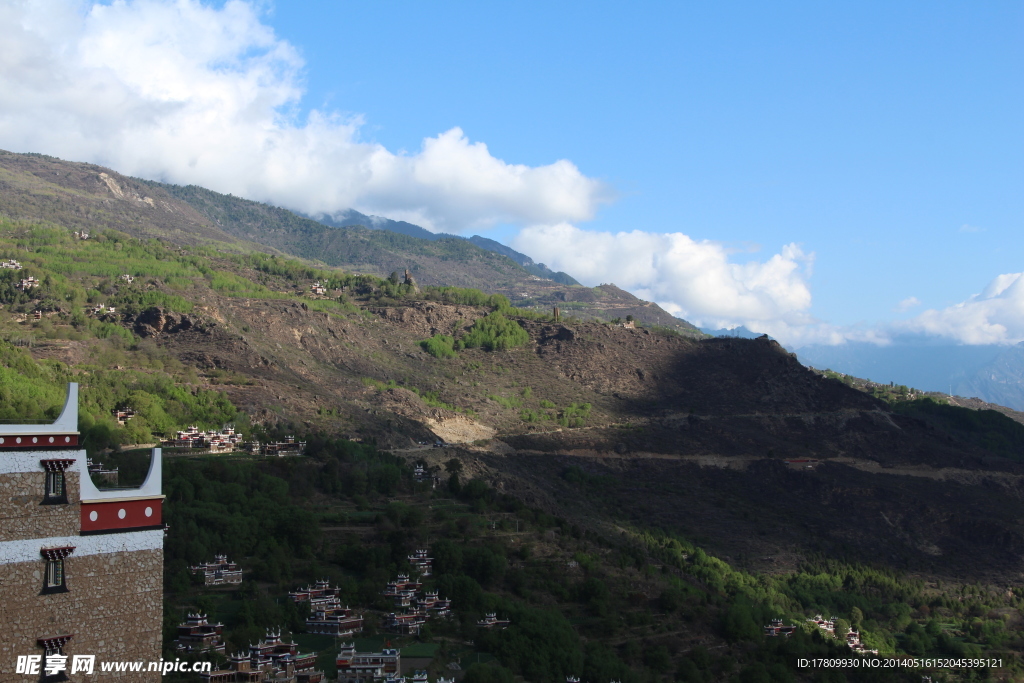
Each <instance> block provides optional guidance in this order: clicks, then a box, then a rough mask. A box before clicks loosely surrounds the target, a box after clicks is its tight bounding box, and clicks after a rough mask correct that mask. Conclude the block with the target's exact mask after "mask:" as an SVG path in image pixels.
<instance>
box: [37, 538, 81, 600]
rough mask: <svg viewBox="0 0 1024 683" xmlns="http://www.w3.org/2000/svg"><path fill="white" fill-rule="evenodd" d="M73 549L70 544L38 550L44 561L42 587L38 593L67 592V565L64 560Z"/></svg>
mask: <svg viewBox="0 0 1024 683" xmlns="http://www.w3.org/2000/svg"><path fill="white" fill-rule="evenodd" d="M74 551H75V549H74V548H73V547H71V546H67V547H63V548H42V549H41V550H40V554H42V556H43V560H44V561H45V562H46V565H45V566H44V567H43V589H42V591H41V592H40V595H50V594H52V593H67V592H69V588H68V572H67V565H66V564H65V563H64V560H65V559H66V558H67V556H68V555H70V554H71V553H73V552H74Z"/></svg>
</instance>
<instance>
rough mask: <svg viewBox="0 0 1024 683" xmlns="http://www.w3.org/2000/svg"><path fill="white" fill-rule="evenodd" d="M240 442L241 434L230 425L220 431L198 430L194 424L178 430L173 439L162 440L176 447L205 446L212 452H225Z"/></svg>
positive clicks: (167, 444)
mask: <svg viewBox="0 0 1024 683" xmlns="http://www.w3.org/2000/svg"><path fill="white" fill-rule="evenodd" d="M240 443H242V435H241V434H238V433H237V432H235V428H234V427H233V426H232V425H224V426H223V427H221V429H220V431H217V430H216V429H211V430H208V431H205V432H203V431H200V429H199V428H198V427H196V426H195V425H192V426H190V427H189V428H188V429H183V430H180V431H179V432H178V433H177V436H176V437H175V438H173V439H170V440H168V441H165V442H164V445H166V446H173V447H176V448H205V449H207V450H209V451H211V452H213V453H226V452H229V451H233V450H235V449H236V448H237V447H238V445H239V444H240Z"/></svg>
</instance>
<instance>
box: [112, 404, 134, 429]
mask: <svg viewBox="0 0 1024 683" xmlns="http://www.w3.org/2000/svg"><path fill="white" fill-rule="evenodd" d="M110 413H111V415H113V416H114V419H115V420H117V424H119V425H121V426H122V427H123V426H124V425H125V423H126V422H128V420H130V419H132V418H133V417H135V410H134V409H133V408H114V409H113V410H111V411H110Z"/></svg>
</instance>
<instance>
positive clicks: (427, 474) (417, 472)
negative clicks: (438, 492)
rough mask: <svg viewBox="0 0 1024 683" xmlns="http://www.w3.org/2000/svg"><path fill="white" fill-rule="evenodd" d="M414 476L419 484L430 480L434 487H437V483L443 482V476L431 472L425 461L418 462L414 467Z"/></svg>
mask: <svg viewBox="0 0 1024 683" xmlns="http://www.w3.org/2000/svg"><path fill="white" fill-rule="evenodd" d="M412 477H413V479H414V480H415V481H416V483H417V484H422V483H423V482H425V481H429V482H430V485H431V486H432V487H433V488H437V485H438V484H440V483H441V477H440V476H439V475H437V474H436V473H434V472H431V471H430V470H429V469H428V468H427V466H426V464H425V463H422V462H418V463H416V465H415V466H414V467H413V471H412Z"/></svg>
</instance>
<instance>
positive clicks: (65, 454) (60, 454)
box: [0, 449, 86, 495]
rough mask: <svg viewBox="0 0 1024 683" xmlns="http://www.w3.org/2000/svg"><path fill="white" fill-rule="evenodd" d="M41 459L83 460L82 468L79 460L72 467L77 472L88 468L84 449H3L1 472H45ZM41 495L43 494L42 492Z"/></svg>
mask: <svg viewBox="0 0 1024 683" xmlns="http://www.w3.org/2000/svg"><path fill="white" fill-rule="evenodd" d="M40 460H75V461H78V460H81V461H82V467H81V469H79V467H78V462H75V464H74V465H72V466H71V468H72V469H73V470H74V471H76V472H84V471H85V470H86V467H85V451H84V450H77V449H76V450H53V451H29V450H24V451H2V452H0V474H23V473H25V472H45V471H46V470H45V469H43V466H42V465H41V464H39V461H40ZM39 495H42V493H40V494H39Z"/></svg>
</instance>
